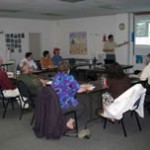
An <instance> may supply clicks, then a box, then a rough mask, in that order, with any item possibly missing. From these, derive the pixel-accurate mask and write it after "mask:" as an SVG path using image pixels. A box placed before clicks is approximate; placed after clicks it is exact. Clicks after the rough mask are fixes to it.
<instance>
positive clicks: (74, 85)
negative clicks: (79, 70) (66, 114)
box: [51, 72, 80, 109]
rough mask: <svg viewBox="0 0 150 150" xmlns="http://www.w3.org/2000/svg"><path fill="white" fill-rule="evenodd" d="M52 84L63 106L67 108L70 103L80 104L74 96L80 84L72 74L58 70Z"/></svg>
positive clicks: (73, 104)
mask: <svg viewBox="0 0 150 150" xmlns="http://www.w3.org/2000/svg"><path fill="white" fill-rule="evenodd" d="M51 86H52V88H53V89H54V90H55V92H56V93H57V95H58V97H59V101H60V105H61V108H63V109H67V108H68V107H69V106H70V104H71V105H72V106H74V107H76V106H77V105H78V101H77V99H75V97H74V96H75V94H76V92H77V91H78V89H79V87H80V85H79V84H78V82H77V81H76V80H75V78H74V77H73V76H72V75H69V74H67V73H61V72H58V73H57V74H56V75H55V77H54V78H53V81H52V84H51Z"/></svg>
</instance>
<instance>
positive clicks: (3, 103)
mask: <svg viewBox="0 0 150 150" xmlns="http://www.w3.org/2000/svg"><path fill="white" fill-rule="evenodd" d="M2 103H3V108H5V101H4V98H2Z"/></svg>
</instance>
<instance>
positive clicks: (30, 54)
mask: <svg viewBox="0 0 150 150" xmlns="http://www.w3.org/2000/svg"><path fill="white" fill-rule="evenodd" d="M25 58H26V59H27V60H28V61H30V60H32V59H33V54H32V53H31V52H27V53H26V54H25Z"/></svg>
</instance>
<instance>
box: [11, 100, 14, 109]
mask: <svg viewBox="0 0 150 150" xmlns="http://www.w3.org/2000/svg"><path fill="white" fill-rule="evenodd" d="M11 106H12V110H14V102H13V100H11Z"/></svg>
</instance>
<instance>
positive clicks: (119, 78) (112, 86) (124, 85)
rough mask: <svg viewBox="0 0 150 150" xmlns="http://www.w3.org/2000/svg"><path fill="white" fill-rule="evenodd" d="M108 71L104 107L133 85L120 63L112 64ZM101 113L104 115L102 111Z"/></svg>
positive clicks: (103, 96) (103, 97)
mask: <svg viewBox="0 0 150 150" xmlns="http://www.w3.org/2000/svg"><path fill="white" fill-rule="evenodd" d="M106 72H107V74H106V87H107V88H108V92H107V93H104V94H103V95H102V99H103V109H105V107H107V106H108V105H111V103H113V101H114V100H115V99H116V98H117V97H119V96H120V95H121V94H122V93H124V92H125V91H126V90H127V89H129V88H130V87H131V81H130V79H129V77H128V76H127V75H126V74H125V73H124V72H123V69H122V67H121V66H120V65H119V64H118V63H116V62H115V63H113V64H111V65H110V66H109V67H108V68H107V69H106ZM108 96H109V98H108ZM105 98H106V99H105ZM100 115H101V116H103V114H102V113H100Z"/></svg>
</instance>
